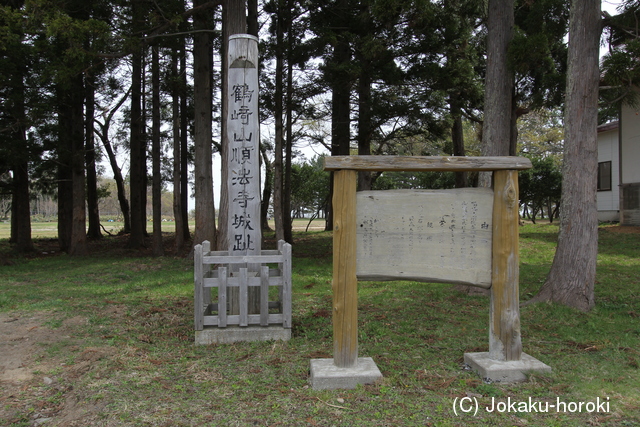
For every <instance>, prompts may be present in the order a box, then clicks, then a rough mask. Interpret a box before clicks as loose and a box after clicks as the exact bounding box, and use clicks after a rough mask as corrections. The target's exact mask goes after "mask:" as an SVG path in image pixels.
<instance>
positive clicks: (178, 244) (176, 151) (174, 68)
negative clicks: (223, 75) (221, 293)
mask: <svg viewBox="0 0 640 427" xmlns="http://www.w3.org/2000/svg"><path fill="white" fill-rule="evenodd" d="M178 61H179V58H178V50H177V49H175V50H174V51H173V55H172V56H171V75H172V81H173V84H172V86H171V96H172V103H171V111H172V123H173V139H172V141H173V179H172V181H173V217H174V220H175V224H174V225H175V235H176V240H175V248H176V254H179V253H180V252H181V251H182V250H183V249H184V241H185V239H184V228H183V227H184V224H183V221H186V218H184V216H183V215H182V205H181V203H182V198H181V196H180V194H181V186H180V165H181V161H180V88H179V83H178V82H179V80H178V78H179V76H178Z"/></svg>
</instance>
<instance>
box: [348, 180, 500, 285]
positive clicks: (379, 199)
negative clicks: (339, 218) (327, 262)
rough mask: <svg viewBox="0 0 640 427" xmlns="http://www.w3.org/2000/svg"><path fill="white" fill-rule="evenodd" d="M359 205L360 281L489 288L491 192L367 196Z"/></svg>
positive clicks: (472, 190) (374, 193) (360, 196)
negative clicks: (429, 283)
mask: <svg viewBox="0 0 640 427" xmlns="http://www.w3.org/2000/svg"><path fill="white" fill-rule="evenodd" d="M356 205H357V208H356V222H357V228H356V236H357V262H356V274H357V277H358V280H414V281H421V282H447V283H460V284H466V285H474V286H479V287H483V288H489V287H490V286H491V234H492V233H491V228H492V211H493V190H492V189H490V188H460V189H451V190H388V191H363V192H359V193H357V195H356ZM381 260H383V261H382V262H381Z"/></svg>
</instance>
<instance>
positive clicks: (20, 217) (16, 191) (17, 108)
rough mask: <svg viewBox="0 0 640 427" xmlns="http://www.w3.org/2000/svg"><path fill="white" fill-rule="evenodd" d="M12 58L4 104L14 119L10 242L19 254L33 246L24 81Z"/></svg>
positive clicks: (22, 67)
mask: <svg viewBox="0 0 640 427" xmlns="http://www.w3.org/2000/svg"><path fill="white" fill-rule="evenodd" d="M21 59H22V58H15V60H16V64H15V65H16V70H17V72H14V73H12V74H10V76H9V79H10V81H11V83H10V86H11V92H12V95H13V96H11V97H10V99H12V100H13V102H11V101H9V102H8V105H9V108H10V111H9V115H10V117H11V119H12V120H13V121H14V123H13V126H12V132H11V133H12V136H13V138H12V139H13V141H14V147H13V148H12V150H11V151H13V161H12V165H11V171H12V172H13V188H12V198H11V238H10V242H11V243H13V244H14V245H15V246H14V248H15V250H16V251H17V252H20V253H24V252H31V251H33V250H34V249H35V248H34V246H33V240H32V239H31V209H30V206H29V202H30V197H29V194H30V193H29V149H28V146H27V135H26V112H25V84H24V78H25V76H26V73H27V71H26V66H25V64H24V63H23V61H22V60H21Z"/></svg>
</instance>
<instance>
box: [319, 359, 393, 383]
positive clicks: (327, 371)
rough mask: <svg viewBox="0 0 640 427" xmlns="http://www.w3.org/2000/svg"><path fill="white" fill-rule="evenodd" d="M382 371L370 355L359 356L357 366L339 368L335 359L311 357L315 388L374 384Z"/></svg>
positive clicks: (379, 378) (380, 376) (380, 377)
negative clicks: (335, 363) (334, 361)
mask: <svg viewBox="0 0 640 427" xmlns="http://www.w3.org/2000/svg"><path fill="white" fill-rule="evenodd" d="M381 379H382V373H381V372H380V369H378V366H377V365H376V363H375V362H374V361H373V359H372V358H370V357H359V358H358V361H357V363H356V366H353V367H351V368H338V367H337V366H336V365H334V364H333V359H311V378H310V381H311V388H313V389H314V390H335V389H353V388H356V386H357V385H358V384H373V383H375V382H376V381H379V380H381Z"/></svg>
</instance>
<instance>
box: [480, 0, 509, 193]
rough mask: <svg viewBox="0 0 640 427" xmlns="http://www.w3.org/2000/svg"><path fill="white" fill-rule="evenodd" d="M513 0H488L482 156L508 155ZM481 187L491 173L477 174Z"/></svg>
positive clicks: (486, 185)
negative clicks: (509, 57) (509, 59)
mask: <svg viewBox="0 0 640 427" xmlns="http://www.w3.org/2000/svg"><path fill="white" fill-rule="evenodd" d="M513 25H514V1H513V0H489V11H488V19H487V76H486V80H485V82H486V83H485V96H484V123H483V129H482V155H484V156H508V155H509V143H510V141H511V98H512V93H513V73H512V72H511V70H510V69H509V64H508V59H507V54H508V50H509V43H510V42H511V39H512V38H513ZM479 185H480V186H482V187H490V186H491V174H488V173H480V183H479Z"/></svg>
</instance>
